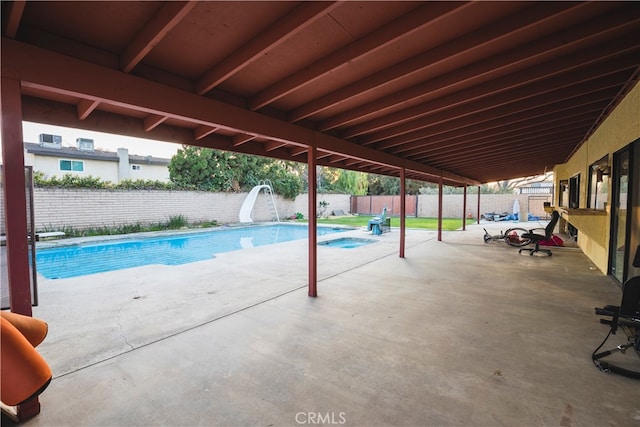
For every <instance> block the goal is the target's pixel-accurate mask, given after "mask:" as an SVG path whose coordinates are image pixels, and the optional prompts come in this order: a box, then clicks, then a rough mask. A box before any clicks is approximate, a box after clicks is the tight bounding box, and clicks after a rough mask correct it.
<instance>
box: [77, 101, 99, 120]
mask: <svg viewBox="0 0 640 427" xmlns="http://www.w3.org/2000/svg"><path fill="white" fill-rule="evenodd" d="M98 105H100V101H96V100H92V99H81V100H80V102H79V103H78V105H77V107H76V108H77V109H78V118H79V119H80V120H84V119H86V118H87V117H89V114H91V113H92V112H93V110H95V109H96V108H97V107H98Z"/></svg>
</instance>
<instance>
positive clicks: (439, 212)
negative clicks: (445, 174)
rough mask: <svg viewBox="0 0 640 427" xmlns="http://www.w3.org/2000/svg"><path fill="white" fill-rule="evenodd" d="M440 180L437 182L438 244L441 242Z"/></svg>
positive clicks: (441, 198)
mask: <svg viewBox="0 0 640 427" xmlns="http://www.w3.org/2000/svg"><path fill="white" fill-rule="evenodd" d="M442 184H443V183H442V178H440V180H439V181H438V242H441V241H442V201H443V197H442V190H443V188H442Z"/></svg>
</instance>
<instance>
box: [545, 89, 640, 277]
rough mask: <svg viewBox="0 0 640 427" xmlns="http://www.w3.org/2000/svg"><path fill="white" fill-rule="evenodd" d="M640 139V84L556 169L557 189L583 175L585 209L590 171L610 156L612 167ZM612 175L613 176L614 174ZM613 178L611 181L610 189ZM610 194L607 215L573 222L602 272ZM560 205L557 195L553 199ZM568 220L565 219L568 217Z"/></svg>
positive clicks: (582, 245)
mask: <svg viewBox="0 0 640 427" xmlns="http://www.w3.org/2000/svg"><path fill="white" fill-rule="evenodd" d="M639 137H640V84H636V86H635V87H634V88H633V89H632V90H631V91H630V92H629V93H628V94H627V95H626V96H625V97H624V98H623V99H622V101H621V102H620V103H619V104H618V105H617V106H616V107H615V109H614V110H613V111H612V112H611V114H609V116H608V117H607V118H606V119H605V120H604V121H603V122H602V124H601V125H600V126H599V127H598V128H597V129H596V131H595V132H594V133H593V135H591V137H589V139H588V140H587V141H586V142H585V143H584V144H583V145H582V146H581V147H580V148H579V149H578V150H577V151H576V152H575V153H574V154H573V155H572V156H571V158H570V159H569V160H568V161H567V162H566V163H563V164H560V165H556V167H555V168H554V172H555V177H554V179H555V188H559V182H560V181H561V180H568V179H569V178H571V177H572V176H575V175H576V174H578V173H579V174H580V177H581V178H580V205H579V207H580V208H586V206H587V199H588V197H589V194H588V186H589V167H590V165H591V164H593V163H594V162H596V161H597V160H599V159H601V158H602V157H604V156H605V155H607V154H608V155H609V164H612V163H613V153H615V152H616V151H618V150H620V149H622V148H623V147H625V146H627V145H628V144H630V143H632V142H633V141H634V140H636V139H638V138H639ZM612 175H613V173H612ZM612 175H611V176H609V177H605V178H606V179H608V180H609V188H611V177H612ZM611 195H612V194H611V192H609V194H608V200H607V206H608V207H607V210H606V215H598V214H593V215H579V216H577V215H571V216H570V222H571V224H572V225H573V226H575V227H576V228H577V229H578V246H580V248H581V249H582V250H583V252H584V253H585V255H587V256H588V257H589V258H590V259H591V261H592V262H593V263H594V264H595V265H596V266H597V267H598V268H599V269H600V270H601V271H602V272H603V273H606V272H607V266H608V259H609V257H608V255H609V233H610V224H611V211H610V206H611ZM554 202H555V204H556V205H557V204H558V192H557V191H556V194H555V195H554ZM565 217H566V216H565Z"/></svg>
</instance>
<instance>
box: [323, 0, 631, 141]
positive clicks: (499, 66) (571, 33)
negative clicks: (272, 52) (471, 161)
mask: <svg viewBox="0 0 640 427" xmlns="http://www.w3.org/2000/svg"><path fill="white" fill-rule="evenodd" d="M638 22H640V11H638V12H637V16H633V17H629V11H628V10H624V11H621V12H614V13H612V14H610V15H607V16H602V17H598V18H596V19H593V20H591V21H589V22H585V23H581V24H579V25H576V26H574V27H572V28H570V29H564V30H562V33H561V34H555V33H554V34H551V35H548V36H546V37H544V38H542V39H539V40H537V41H532V42H530V43H528V44H526V45H522V44H520V45H518V46H517V47H516V48H514V49H511V50H510V51H508V52H501V53H499V54H497V55H494V56H491V57H489V58H486V59H484V60H481V61H478V62H475V63H473V64H471V65H469V66H467V67H464V68H461V69H460V70H458V71H454V72H452V73H448V74H446V75H443V76H440V77H438V78H436V79H431V80H428V81H426V82H424V83H420V84H418V85H415V86H412V87H410V88H407V89H405V90H402V91H399V92H397V93H394V94H392V95H389V96H386V97H384V98H381V99H379V100H376V101H375V102H368V103H366V104H365V105H362V106H360V107H357V108H354V109H352V110H349V111H346V112H344V113H340V114H337V115H336V116H334V117H332V118H329V119H327V120H324V121H323V122H322V123H321V124H320V126H319V130H321V131H327V130H330V129H335V128H337V127H341V126H345V125H348V124H349V123H352V122H354V121H355V120H362V119H363V118H365V117H370V116H372V115H374V114H378V113H380V112H381V111H385V110H387V109H389V108H391V107H392V106H394V105H399V104H404V103H406V102H408V101H409V100H413V99H417V98H420V97H422V96H424V95H425V94H431V96H441V95H445V94H447V93H450V92H451V91H452V90H453V89H452V88H456V87H464V85H469V84H471V83H473V82H478V83H479V82H481V81H485V80H487V79H489V78H491V76H495V78H499V77H500V76H502V75H505V74H509V73H514V72H519V71H520V70H524V69H526V68H528V67H530V66H533V65H534V64H538V63H540V62H546V61H544V58H553V57H557V56H558V55H559V54H561V53H562V52H566V51H568V50H569V49H570V48H571V47H575V46H579V45H586V44H588V42H589V41H592V40H602V38H603V34H605V35H606V34H612V38H617V36H618V35H621V34H624V33H625V32H628V33H629V34H632V35H631V37H634V36H633V34H634V31H633V30H634V29H636V28H637V24H638ZM532 31H537V29H535V26H534V29H533V30H532ZM445 46H446V45H445ZM394 68H395V67H394ZM398 68H401V67H400V65H398ZM393 72H394V70H393V69H388V70H387V71H386V73H387V74H390V73H393ZM390 77H391V76H390V75H388V76H387V78H390ZM399 77H402V76H399ZM369 80H371V81H372V82H371V83H375V75H373V76H371V77H369V78H366V79H362V80H361V81H360V82H358V83H356V84H354V85H350V86H348V87H345V88H341V89H339V90H337V91H336V93H337V94H338V95H339V96H340V97H354V96H356V95H357V93H359V92H356V93H352V90H353V88H352V86H353V87H356V86H357V87H358V88H359V91H360V92H362V91H364V90H372V89H373V88H375V87H376V85H370V86H371V87H367V86H364V85H365V84H366V83H367V82H369ZM379 83H380V84H382V83H384V81H380V82H379ZM330 95H331V94H330ZM333 102H334V103H335V102H339V100H337V99H333Z"/></svg>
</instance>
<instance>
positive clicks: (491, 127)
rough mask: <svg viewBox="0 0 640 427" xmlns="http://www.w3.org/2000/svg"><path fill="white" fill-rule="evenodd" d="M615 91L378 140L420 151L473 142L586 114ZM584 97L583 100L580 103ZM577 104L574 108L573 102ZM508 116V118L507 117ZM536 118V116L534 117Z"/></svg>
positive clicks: (400, 150) (384, 145) (395, 149)
mask: <svg viewBox="0 0 640 427" xmlns="http://www.w3.org/2000/svg"><path fill="white" fill-rule="evenodd" d="M614 92H615V91H612V90H611V89H605V90H603V91H601V92H599V93H597V94H591V95H585V96H582V97H577V98H573V99H572V100H567V101H562V102H560V103H558V104H557V105H555V106H553V105H552V106H546V107H538V108H536V109H532V110H529V111H524V112H518V113H516V114H513V115H510V116H505V117H498V118H494V119H490V120H487V121H484V122H479V123H475V124H469V125H463V123H466V122H464V121H462V122H460V125H461V126H460V127H458V126H456V124H458V123H457V122H456V121H453V122H449V123H448V124H441V125H438V126H435V127H433V128H424V129H421V130H418V131H415V132H411V133H408V134H405V135H401V136H399V137H395V138H390V139H388V140H386V141H384V142H383V143H380V144H376V145H375V147H376V148H377V149H388V148H393V149H392V150H391V152H392V153H396V154H397V153H412V154H415V153H418V152H421V151H423V149H424V148H425V147H426V146H428V145H431V144H443V142H444V141H448V140H453V139H457V138H463V139H465V140H466V141H467V145H470V142H471V140H472V139H475V138H482V137H485V136H488V135H491V136H493V137H497V136H499V135H500V134H501V133H505V132H510V131H515V130H519V129H523V128H529V127H531V126H538V127H539V126H543V125H545V124H546V123H547V122H555V121H557V120H558V118H559V117H562V115H561V113H563V112H566V114H586V113H589V112H592V111H593V108H595V106H596V105H599V104H600V103H601V102H605V101H607V100H608V99H611V96H612V94H613V93H614ZM580 101H583V102H582V103H578V102H580ZM572 104H573V105H574V108H572V107H571V105H572ZM506 117H508V120H506ZM534 119H535V120H534Z"/></svg>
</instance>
